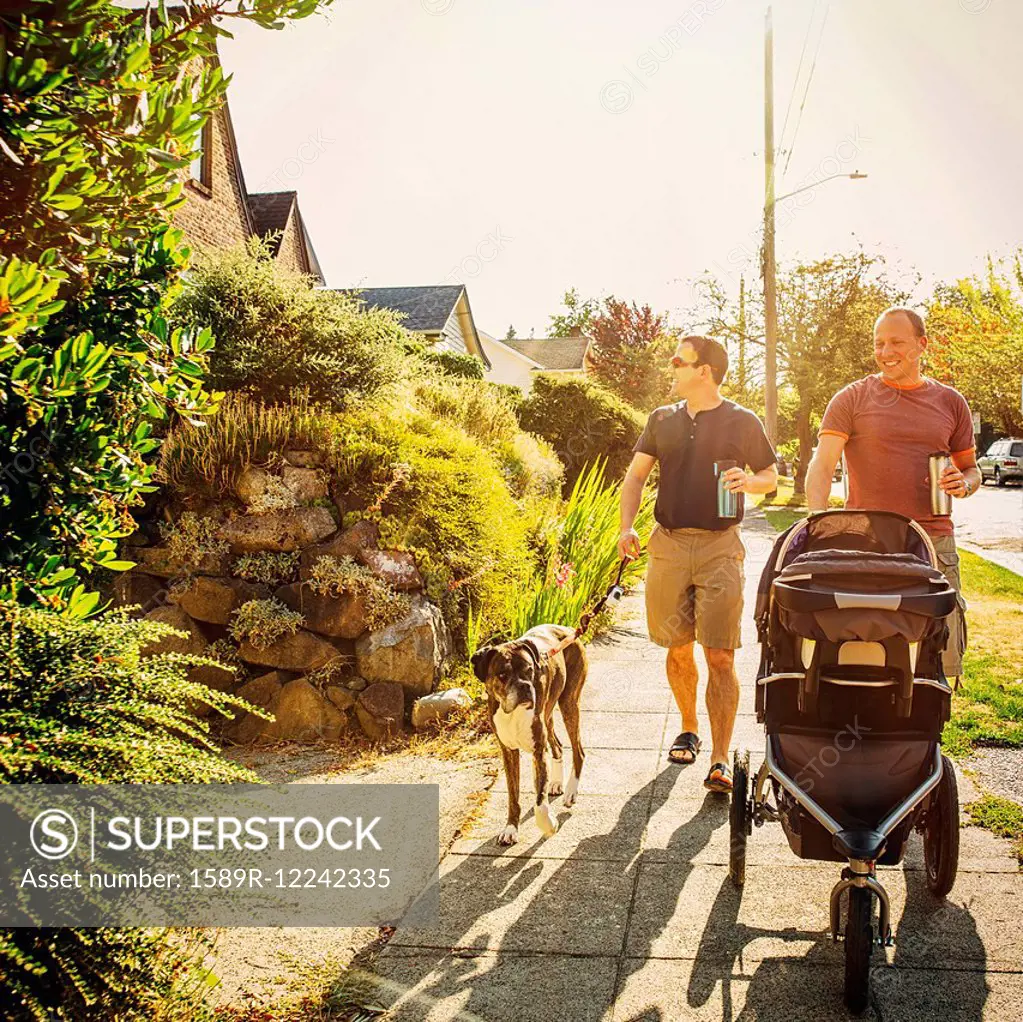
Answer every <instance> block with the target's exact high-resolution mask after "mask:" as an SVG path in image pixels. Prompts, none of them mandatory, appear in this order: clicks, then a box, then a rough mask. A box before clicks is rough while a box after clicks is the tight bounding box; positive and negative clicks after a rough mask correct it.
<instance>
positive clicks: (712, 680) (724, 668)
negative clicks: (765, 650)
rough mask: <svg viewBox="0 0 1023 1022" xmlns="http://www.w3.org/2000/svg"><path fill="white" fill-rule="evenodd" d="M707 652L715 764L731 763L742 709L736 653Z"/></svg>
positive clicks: (719, 650) (705, 651)
mask: <svg viewBox="0 0 1023 1022" xmlns="http://www.w3.org/2000/svg"><path fill="white" fill-rule="evenodd" d="M691 648H692V647H690V649H691ZM703 652H704V655H705V656H706V658H707V673H708V679H707V714H708V715H709V717H710V735H711V740H712V741H713V743H714V748H713V749H712V750H711V762H712V763H730V757H729V749H730V748H731V745H732V730H733V729H734V727H735V714H736V713H737V712H738V709H739V678H738V676H737V675H736V673H735V650H733V649H705V650H704V651H703ZM694 673H695V672H694ZM694 696H695V689H694ZM676 698H677V696H676Z"/></svg>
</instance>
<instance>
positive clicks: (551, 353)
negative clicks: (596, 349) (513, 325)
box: [502, 337, 590, 370]
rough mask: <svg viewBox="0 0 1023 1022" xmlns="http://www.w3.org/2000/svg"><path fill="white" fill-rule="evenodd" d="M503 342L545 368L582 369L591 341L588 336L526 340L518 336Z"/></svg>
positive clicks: (531, 338)
mask: <svg viewBox="0 0 1023 1022" xmlns="http://www.w3.org/2000/svg"><path fill="white" fill-rule="evenodd" d="M502 343H504V344H507V345H508V346H509V347H511V348H514V349H515V350H516V351H517V352H519V353H520V354H522V355H525V356H526V358H530V359H532V360H533V361H534V362H536V363H538V364H539V365H540V366H542V367H543V368H544V369H579V370H581V369H582V368H583V356H584V355H585V354H586V347H587V345H588V344H589V343H590V342H589V339H588V338H586V337H530V338H527V339H525V340H522V339H521V338H518V337H516V338H515V339H514V340H511V341H503V342H502Z"/></svg>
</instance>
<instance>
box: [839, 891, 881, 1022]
mask: <svg viewBox="0 0 1023 1022" xmlns="http://www.w3.org/2000/svg"><path fill="white" fill-rule="evenodd" d="M872 910H873V898H872V897H871V893H870V891H869V890H868V889H867V888H866V887H850V888H849V915H848V916H847V918H846V921H845V1003H846V1006H847V1007H848V1008H849V1010H850V1011H851V1012H853V1013H854V1014H856V1015H859V1014H860V1013H861V1012H863V1011H865V1010H866V1007H867V1002H868V1001H869V1000H870V953H871V951H872V950H873V948H874V929H873V926H872V925H871V919H870V916H871V912H872Z"/></svg>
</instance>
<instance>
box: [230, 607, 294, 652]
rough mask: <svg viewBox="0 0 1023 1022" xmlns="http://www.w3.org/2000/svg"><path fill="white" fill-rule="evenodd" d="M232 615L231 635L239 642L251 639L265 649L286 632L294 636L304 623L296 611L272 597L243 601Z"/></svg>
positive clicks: (253, 643) (256, 646) (251, 641)
mask: <svg viewBox="0 0 1023 1022" xmlns="http://www.w3.org/2000/svg"><path fill="white" fill-rule="evenodd" d="M232 617H233V620H232V621H231V625H230V629H231V635H232V636H233V637H234V639H235V640H236V641H237V642H244V641H245V640H246V639H248V641H249V642H250V643H251V644H252V645H253V646H254V647H255V648H256V649H266V648H267V647H268V646H272V645H273V644H274V643H275V642H276V641H277V640H278V639H282V638H284V636H285V635H294V634H295V633H296V632H297V631H298V630H299V628H301V627H302V625H303V624H305V618H304V617H303V616H302V615H301V614H300V613H299V612H298V611H297V610H291V608H290V607H286V606H285V605H284V604H283V603H281V601H280V600H278V599H277V598H276V597H273V596H271V597H270V599H269V600H249V601H247V602H246V603H243V604H242V605H241V606H240V607H239V608H238V609H237V610H236V611H235V612H234V614H233V615H232Z"/></svg>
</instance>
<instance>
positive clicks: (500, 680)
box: [472, 639, 541, 713]
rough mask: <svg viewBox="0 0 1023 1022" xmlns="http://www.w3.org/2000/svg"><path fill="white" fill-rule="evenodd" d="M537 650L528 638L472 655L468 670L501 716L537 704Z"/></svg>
mask: <svg viewBox="0 0 1023 1022" xmlns="http://www.w3.org/2000/svg"><path fill="white" fill-rule="evenodd" d="M540 657H541V654H540V650H539V649H538V648H537V647H536V645H535V643H533V642H531V641H530V640H529V639H518V640H517V641H515V642H504V643H501V644H500V645H499V646H484V647H483V649H479V650H477V651H476V652H475V653H473V655H472V669H473V671H474V672H475V674H476V677H477V678H479V679H480V681H482V682H483V684H484V685H486V687H487V692H488V693H490V694H491V695H492V696H493V697H494V698H495V699H496V700H497V701H498V703H500V705H501V709H502V710H504V712H505V713H511V712H512V711H513V710H514V709H515V708H516V707H519V706H522V707H530V706H534V707H535V706H536V705H537V703H538V702H539V692H538V690H537V679H538V676H539V673H540V665H541V661H540Z"/></svg>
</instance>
